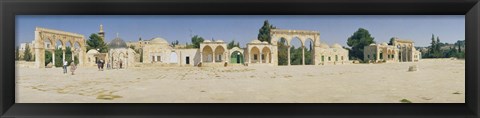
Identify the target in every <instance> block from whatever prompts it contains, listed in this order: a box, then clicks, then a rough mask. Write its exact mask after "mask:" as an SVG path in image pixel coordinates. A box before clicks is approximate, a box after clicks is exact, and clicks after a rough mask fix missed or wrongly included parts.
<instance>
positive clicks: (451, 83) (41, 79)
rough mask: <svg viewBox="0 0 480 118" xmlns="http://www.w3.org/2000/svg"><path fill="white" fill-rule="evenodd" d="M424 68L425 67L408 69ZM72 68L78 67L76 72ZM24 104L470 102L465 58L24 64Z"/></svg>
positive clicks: (20, 75)
mask: <svg viewBox="0 0 480 118" xmlns="http://www.w3.org/2000/svg"><path fill="white" fill-rule="evenodd" d="M412 65H417V66H418V71H415V72H408V71H407V70H408V68H409V66H412ZM69 71H70V70H69ZM16 72H17V73H16V75H17V77H16V79H17V80H16V97H15V98H16V102H17V103H401V101H410V102H413V103H464V102H465V94H464V93H465V60H453V59H422V60H420V61H419V62H402V63H382V64H344V65H323V66H320V65H306V66H301V65H298V66H269V65H250V66H228V67H168V66H165V67H159V66H155V65H146V64H140V65H138V66H135V67H130V68H127V69H118V70H117V69H115V70H105V71H98V70H97V68H95V67H93V66H92V67H79V68H78V69H77V70H76V72H75V75H70V72H69V74H66V75H64V74H63V73H62V68H40V69H39V68H29V67H26V66H22V65H21V64H17V70H16Z"/></svg>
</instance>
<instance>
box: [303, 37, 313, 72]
mask: <svg viewBox="0 0 480 118" xmlns="http://www.w3.org/2000/svg"><path fill="white" fill-rule="evenodd" d="M314 45H315V41H314V40H313V39H312V38H306V39H305V40H304V48H305V50H304V51H305V52H303V55H304V56H303V57H304V65H314V64H315V58H314V57H315V50H314V48H315V46H314ZM310 47H311V48H310Z"/></svg>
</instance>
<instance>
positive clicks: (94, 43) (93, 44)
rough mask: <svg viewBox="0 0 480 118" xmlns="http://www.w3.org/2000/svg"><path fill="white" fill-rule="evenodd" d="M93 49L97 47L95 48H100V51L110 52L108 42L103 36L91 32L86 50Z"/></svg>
mask: <svg viewBox="0 0 480 118" xmlns="http://www.w3.org/2000/svg"><path fill="white" fill-rule="evenodd" d="M91 49H95V50H97V49H99V52H100V53H106V52H108V46H107V44H106V43H105V42H104V41H103V39H102V37H100V36H98V35H97V34H91V35H90V37H89V38H88V40H87V50H86V51H88V50H91Z"/></svg>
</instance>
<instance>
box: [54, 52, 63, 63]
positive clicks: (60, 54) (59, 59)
mask: <svg viewBox="0 0 480 118" xmlns="http://www.w3.org/2000/svg"><path fill="white" fill-rule="evenodd" d="M54 53H55V63H54V64H55V67H62V66H63V60H62V58H63V51H62V49H61V48H56V49H55V52H54Z"/></svg>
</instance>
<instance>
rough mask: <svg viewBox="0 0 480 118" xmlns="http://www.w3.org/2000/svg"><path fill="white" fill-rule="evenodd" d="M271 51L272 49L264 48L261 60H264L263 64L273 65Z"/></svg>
mask: <svg viewBox="0 0 480 118" xmlns="http://www.w3.org/2000/svg"><path fill="white" fill-rule="evenodd" d="M271 56H272V54H271V51H270V48H268V47H263V49H262V55H261V57H260V59H261V60H262V63H271Z"/></svg>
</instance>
